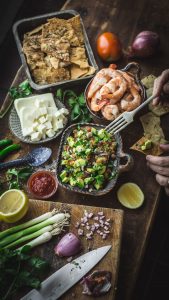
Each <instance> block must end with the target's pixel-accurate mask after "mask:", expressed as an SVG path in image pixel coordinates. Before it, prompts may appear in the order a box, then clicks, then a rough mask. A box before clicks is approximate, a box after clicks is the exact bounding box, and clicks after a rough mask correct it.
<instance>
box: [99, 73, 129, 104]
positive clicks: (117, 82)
mask: <svg viewBox="0 0 169 300" xmlns="http://www.w3.org/2000/svg"><path fill="white" fill-rule="evenodd" d="M126 89H127V82H126V81H125V79H124V78H123V77H122V76H117V77H116V78H113V79H111V80H110V81H109V82H108V83H107V84H105V85H104V86H103V87H102V88H101V89H100V95H101V98H102V99H109V100H110V103H111V104H115V103H117V102H118V101H120V99H121V97H122V96H123V95H124V93H125V92H126Z"/></svg>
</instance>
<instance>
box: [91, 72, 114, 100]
mask: <svg viewBox="0 0 169 300" xmlns="http://www.w3.org/2000/svg"><path fill="white" fill-rule="evenodd" d="M116 76H117V71H116V70H114V69H112V68H105V69H102V70H100V71H99V72H98V73H97V74H96V76H95V77H94V79H93V80H92V83H91V84H90V86H89V89H88V94H87V97H88V99H91V98H92V96H93V95H94V94H95V92H97V91H98V90H99V89H100V88H101V87H102V86H103V85H105V84H106V83H107V82H108V81H109V80H110V79H111V78H115V77H116Z"/></svg>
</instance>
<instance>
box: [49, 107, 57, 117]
mask: <svg viewBox="0 0 169 300" xmlns="http://www.w3.org/2000/svg"><path fill="white" fill-rule="evenodd" d="M57 111H58V108H57V107H50V106H48V107H47V113H48V114H50V115H54V114H55V113H56V112H57Z"/></svg>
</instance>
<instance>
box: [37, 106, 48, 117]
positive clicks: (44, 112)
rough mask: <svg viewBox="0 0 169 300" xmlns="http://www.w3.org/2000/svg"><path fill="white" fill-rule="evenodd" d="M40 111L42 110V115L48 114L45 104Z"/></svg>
mask: <svg viewBox="0 0 169 300" xmlns="http://www.w3.org/2000/svg"><path fill="white" fill-rule="evenodd" d="M39 111H40V114H41V115H46V114H47V108H46V107H45V106H44V107H40V108H39Z"/></svg>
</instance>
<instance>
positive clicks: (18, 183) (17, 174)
mask: <svg viewBox="0 0 169 300" xmlns="http://www.w3.org/2000/svg"><path fill="white" fill-rule="evenodd" d="M32 173H33V169H32V168H31V167H24V168H20V169H15V168H13V169H9V170H8V171H7V172H6V173H5V176H6V179H5V180H3V179H2V180H0V194H2V193H3V192H4V190H5V187H6V185H7V188H8V189H22V188H23V185H24V183H25V181H26V180H27V179H28V178H29V176H30V175H31V174H32Z"/></svg>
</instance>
